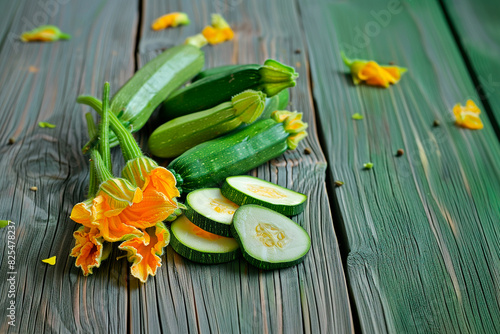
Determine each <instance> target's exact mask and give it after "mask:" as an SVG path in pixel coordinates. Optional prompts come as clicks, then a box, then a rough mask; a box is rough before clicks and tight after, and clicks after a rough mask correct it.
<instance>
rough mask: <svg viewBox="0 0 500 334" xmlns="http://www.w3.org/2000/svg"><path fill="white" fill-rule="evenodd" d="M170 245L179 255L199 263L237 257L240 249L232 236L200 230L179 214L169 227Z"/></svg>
mask: <svg viewBox="0 0 500 334" xmlns="http://www.w3.org/2000/svg"><path fill="white" fill-rule="evenodd" d="M170 230H171V232H172V233H171V240H170V245H172V248H173V249H174V250H175V251H176V252H177V253H178V254H179V255H181V256H184V257H185V258H187V259H189V260H191V261H194V262H200V263H207V264H214V263H223V262H228V261H232V260H234V259H236V258H238V256H239V254H240V249H239V246H238V243H237V242H236V240H235V239H233V238H226V237H222V236H220V235H216V234H213V233H210V232H207V231H204V230H202V229H201V228H199V227H198V226H196V225H194V224H193V223H191V222H190V221H189V219H187V218H186V216H180V217H179V218H177V219H176V220H175V221H174V222H173V223H172V225H171V227H170Z"/></svg>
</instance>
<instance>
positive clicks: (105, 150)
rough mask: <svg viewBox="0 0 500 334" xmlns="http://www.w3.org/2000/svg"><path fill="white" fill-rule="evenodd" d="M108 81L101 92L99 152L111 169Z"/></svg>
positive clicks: (107, 166)
mask: <svg viewBox="0 0 500 334" xmlns="http://www.w3.org/2000/svg"><path fill="white" fill-rule="evenodd" d="M109 114H110V112H109V82H105V83H104V88H103V92H102V115H101V131H100V136H101V138H100V145H99V148H100V150H99V151H100V153H101V157H102V160H103V161H104V166H105V167H106V168H107V169H108V170H109V171H111V149H110V147H109Z"/></svg>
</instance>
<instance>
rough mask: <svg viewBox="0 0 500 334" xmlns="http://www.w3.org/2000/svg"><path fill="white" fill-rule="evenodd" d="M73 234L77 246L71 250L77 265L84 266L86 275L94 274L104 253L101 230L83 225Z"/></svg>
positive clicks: (83, 269)
mask: <svg viewBox="0 0 500 334" xmlns="http://www.w3.org/2000/svg"><path fill="white" fill-rule="evenodd" d="M73 236H74V237H75V247H74V248H73V250H72V251H71V256H73V257H76V262H75V266H77V267H80V268H82V271H83V274H84V275H85V276H87V275H89V274H92V269H93V268H98V267H99V266H100V265H101V260H102V255H103V245H102V240H101V237H100V234H99V230H98V229H97V228H88V227H85V226H82V227H80V228H79V229H78V230H76V231H75V232H74V233H73Z"/></svg>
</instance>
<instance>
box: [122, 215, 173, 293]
mask: <svg viewBox="0 0 500 334" xmlns="http://www.w3.org/2000/svg"><path fill="white" fill-rule="evenodd" d="M169 242H170V233H169V232H168V229H167V228H166V227H165V225H164V224H163V223H158V224H156V226H155V227H154V228H153V227H150V228H148V229H146V230H145V231H144V234H143V235H142V236H140V237H135V238H132V239H129V240H127V241H124V242H122V243H121V244H120V246H118V248H119V249H121V250H124V251H126V252H127V259H128V260H129V261H130V262H131V263H132V266H131V267H130V272H131V273H132V276H134V277H136V278H138V279H139V280H140V281H141V282H142V283H146V280H147V279H148V276H149V275H151V276H155V275H156V270H157V269H158V268H159V267H161V258H160V255H162V254H163V248H164V247H165V246H167V245H168V243H169Z"/></svg>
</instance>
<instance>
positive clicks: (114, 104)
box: [77, 45, 205, 146]
mask: <svg viewBox="0 0 500 334" xmlns="http://www.w3.org/2000/svg"><path fill="white" fill-rule="evenodd" d="M204 62H205V57H204V54H203V52H202V51H201V50H200V49H198V48H197V47H194V46H192V45H179V46H175V47H173V48H170V49H168V50H166V51H165V52H163V53H161V54H160V55H158V56H157V57H156V58H154V59H153V60H151V61H150V62H148V63H147V64H146V65H144V66H143V67H142V68H141V69H140V70H139V71H137V72H136V73H135V74H134V75H133V76H132V77H131V78H130V79H129V80H128V81H127V82H126V83H125V84H124V85H123V86H122V87H121V88H120V90H118V92H116V94H115V95H114V96H113V98H112V100H111V112H112V113H114V114H115V115H117V116H118V118H119V120H120V122H121V123H122V124H124V125H126V126H127V127H130V128H131V131H132V132H135V131H138V130H139V129H140V128H142V127H143V126H144V124H146V122H147V120H148V119H149V117H150V116H151V114H152V113H153V111H154V110H155V109H156V107H158V105H159V104H160V103H161V102H162V101H163V100H165V99H166V98H167V97H168V96H169V95H170V93H172V92H173V91H174V90H176V89H177V88H179V87H180V86H182V85H183V84H184V83H185V82H186V81H188V80H190V79H191V78H192V77H194V76H195V75H196V74H197V73H198V72H199V71H201V69H202V68H203V64H204ZM77 102H79V103H83V104H87V105H90V106H92V107H93V108H94V109H96V110H97V111H98V112H99V111H100V109H101V108H102V107H101V104H100V101H98V100H96V99H95V98H91V97H89V96H80V97H78V99H77ZM110 144H111V146H116V145H117V144H118V140H117V139H116V136H115V135H114V133H110Z"/></svg>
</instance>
